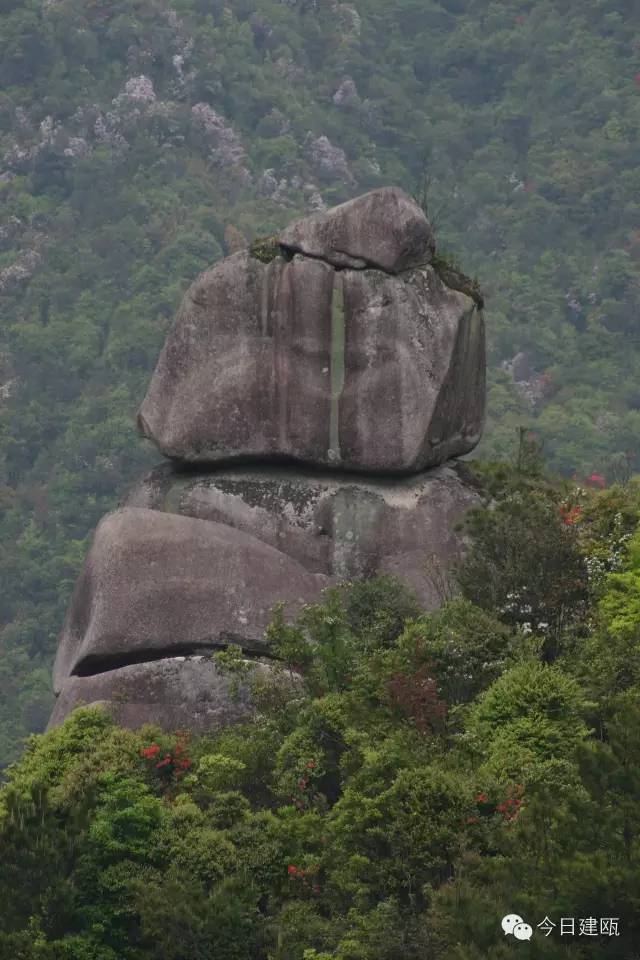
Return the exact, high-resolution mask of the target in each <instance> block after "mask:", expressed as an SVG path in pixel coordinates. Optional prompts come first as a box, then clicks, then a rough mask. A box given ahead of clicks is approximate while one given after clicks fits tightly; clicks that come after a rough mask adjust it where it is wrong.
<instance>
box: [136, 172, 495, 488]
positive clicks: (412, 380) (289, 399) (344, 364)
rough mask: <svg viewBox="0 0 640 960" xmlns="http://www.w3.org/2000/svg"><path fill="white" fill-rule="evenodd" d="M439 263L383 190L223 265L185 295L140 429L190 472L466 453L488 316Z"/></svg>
mask: <svg viewBox="0 0 640 960" xmlns="http://www.w3.org/2000/svg"><path fill="white" fill-rule="evenodd" d="M385 228H386V232H385ZM432 254H433V239H432V234H431V228H430V227H429V224H428V221H427V219H426V217H425V216H424V214H422V212H421V211H420V209H419V208H418V207H417V206H416V204H414V203H413V201H411V200H410V198H409V197H407V196H406V195H405V194H403V193H402V191H400V190H395V189H385V190H379V191H373V192H372V193H369V194H367V195H365V196H364V197H360V198H359V199H357V200H354V201H351V202H350V203H347V204H343V205H342V206H340V207H336V208H335V209H334V210H332V211H328V212H327V213H326V214H323V215H321V216H317V217H309V218H307V219H306V220H301V221H298V223H295V224H293V225H292V226H291V227H290V228H288V229H287V230H285V231H284V232H283V233H282V234H281V236H280V237H279V238H275V239H273V241H272V243H271V244H264V245H262V246H259V247H257V248H256V247H254V248H253V253H252V252H241V253H237V254H235V255H233V256H231V257H228V258H227V259H226V260H223V261H222V262H221V263H219V264H218V265H217V266H215V267H214V268H212V269H210V270H208V271H206V272H205V273H203V274H202V275H201V276H200V277H198V279H197V280H196V281H195V282H194V283H193V284H192V286H191V287H190V288H189V290H188V291H187V293H186V295H185V298H184V301H183V303H182V306H181V309H180V311H179V314H178V317H177V320H176V322H175V324H174V327H173V329H172V330H171V332H170V334H169V336H168V338H167V341H166V343H165V346H164V349H163V351H162V354H161V356H160V359H159V361H158V365H157V367H156V370H155V372H154V375H153V378H152V380H151V383H150V386H149V390H148V392H147V396H146V398H145V400H144V402H143V404H142V407H141V409H140V413H139V425H140V427H141V429H142V432H143V433H144V434H145V435H146V436H148V437H149V438H151V439H152V440H154V441H155V443H156V444H157V446H158V448H159V449H160V450H161V452H162V453H163V454H165V455H166V456H168V457H171V458H172V459H174V460H178V461H184V462H190V463H207V464H212V463H216V462H220V461H226V460H233V459H241V460H248V459H253V460H259V461H263V462H264V461H265V460H271V461H274V460H278V459H294V460H296V461H299V462H302V463H307V464H310V465H315V466H332V467H333V468H337V469H342V470H355V471H362V472H369V473H389V474H392V473H411V472H418V471H420V470H422V469H424V468H425V467H429V466H434V465H437V464H440V463H443V462H444V461H445V460H448V459H449V458H451V457H454V456H459V455H462V454H465V453H468V452H469V451H470V450H471V449H473V447H474V446H475V445H476V443H477V442H478V440H479V437H480V434H481V431H482V425H483V419H484V395H485V389H484V380H485V360H484V326H483V320H482V313H481V309H480V306H479V304H478V303H477V302H476V300H474V298H473V296H472V295H470V294H469V293H468V292H463V291H462V290H461V289H453V286H452V285H450V284H449V285H448V284H447V283H445V282H443V280H442V279H441V276H440V274H441V272H442V271H439V270H437V269H436V268H435V267H434V266H433V265H432V264H430V263H429V260H430V259H431V257H432ZM399 271H400V272H399ZM458 286H460V285H458Z"/></svg>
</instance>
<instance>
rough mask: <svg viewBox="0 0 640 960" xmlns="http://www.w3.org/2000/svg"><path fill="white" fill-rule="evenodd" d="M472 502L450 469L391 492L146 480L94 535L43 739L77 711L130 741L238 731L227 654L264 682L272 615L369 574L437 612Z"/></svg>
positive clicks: (172, 474) (169, 476)
mask: <svg viewBox="0 0 640 960" xmlns="http://www.w3.org/2000/svg"><path fill="white" fill-rule="evenodd" d="M478 501H479V494H478V492H477V491H476V489H475V488H474V487H473V486H472V485H471V484H470V483H469V482H468V480H466V479H465V475H464V469H463V468H462V467H461V466H459V465H448V466H446V467H440V468H437V469H434V470H430V471H428V472H426V473H423V474H420V475H418V476H414V477H408V478H403V479H398V480H383V479H366V480H365V479H363V478H361V477H359V476H357V475H351V476H349V475H345V474H342V473H334V474H329V473H327V474H319V473H317V472H313V471H307V472H305V471H304V470H299V469H292V468H291V467H288V468H287V467H278V466H271V467H269V466H263V467H257V466H256V467H249V466H247V467H244V468H239V467H226V468H218V469H217V470H215V471H211V472H206V473H202V472H198V473H194V472H189V471H181V470H180V469H179V468H176V467H174V466H171V465H165V466H163V467H161V468H159V469H156V470H154V471H153V472H152V473H151V474H150V475H149V476H148V477H146V478H145V480H143V481H142V482H141V483H139V484H137V485H136V487H134V488H133V489H132V490H131V491H130V492H129V494H128V495H127V497H126V499H125V501H124V504H123V506H122V507H121V508H120V509H119V510H116V511H115V512H113V513H111V514H108V515H107V516H106V517H105V518H104V519H103V520H102V521H101V522H100V523H99V525H98V527H97V528H96V531H95V533H94V537H93V540H92V543H91V547H90V549H89V553H88V555H87V559H86V562H85V566H84V569H83V571H82V573H81V575H80V577H79V579H78V582H77V584H76V587H75V591H74V595H73V598H72V601H71V606H70V610H69V614H68V616H67V620H66V623H65V625H64V629H63V631H62V636H61V639H60V644H59V647H58V655H57V657H56V662H55V666H54V689H55V690H56V693H57V694H58V701H57V704H56V707H55V709H54V712H53V715H52V718H51V724H52V725H55V724H57V723H60V722H62V720H64V718H65V717H66V716H67V715H68V713H70V712H71V710H73V709H74V708H75V707H76V706H78V705H80V704H81V703H84V704H97V703H100V704H102V705H104V706H105V707H106V708H107V709H108V710H109V711H110V712H111V713H112V714H113V716H114V717H115V719H116V720H117V721H118V722H119V723H121V724H123V725H124V726H129V727H135V726H140V725H141V724H143V723H156V724H159V725H160V726H162V727H164V728H165V729H176V728H189V729H192V730H194V731H205V730H212V729H216V728H217V727H220V726H222V725H225V724H229V723H236V722H238V720H240V719H243V718H245V717H247V716H248V715H249V713H250V711H251V698H250V693H249V688H248V686H247V685H245V686H242V685H241V688H240V689H239V692H238V691H235V688H234V689H232V686H231V685H230V679H229V677H228V676H227V675H225V674H224V673H221V672H220V668H219V666H218V665H217V663H216V661H215V660H214V659H212V657H211V654H212V653H213V652H214V651H215V650H219V649H223V648H225V647H227V646H228V645H229V644H231V643H233V644H236V645H238V646H239V647H240V648H241V650H242V651H243V656H244V657H245V658H246V659H247V660H248V661H256V666H257V669H259V670H260V671H262V672H265V671H266V672H269V671H273V669H274V662H273V660H270V659H269V650H268V646H267V641H266V638H265V634H266V630H267V627H268V625H269V623H270V622H271V620H272V618H273V614H274V610H275V608H276V607H277V606H278V605H279V604H282V605H283V607H284V613H285V616H286V617H287V618H294V617H295V616H296V615H297V614H299V613H300V611H301V610H302V608H303V607H304V606H305V605H307V604H309V603H313V602H315V601H317V600H318V599H319V597H320V595H321V593H322V591H323V590H324V589H325V588H326V587H328V586H330V585H331V584H333V583H338V582H340V581H345V580H352V579H360V578H363V577H371V576H375V575H376V574H378V573H387V574H392V575H395V576H397V577H398V579H400V580H401V581H403V582H404V583H406V584H407V585H408V586H409V587H410V588H412V589H413V591H414V592H415V594H416V595H417V597H418V598H419V600H420V601H421V602H422V604H423V605H424V606H425V608H427V609H434V608H436V607H438V606H439V605H440V604H441V603H442V602H443V600H444V599H445V595H446V586H447V576H448V574H447V571H448V570H449V568H450V567H451V565H452V564H453V563H454V561H455V560H456V558H457V557H458V555H459V553H460V551H461V549H462V540H461V534H460V533H459V531H458V530H457V527H458V525H459V521H460V520H461V519H462V518H463V516H464V515H465V513H466V512H467V511H468V510H469V508H470V507H473V506H474V505H476V504H477V503H478ZM236 693H237V694H238V695H237V696H235V694H236ZM232 694H234V695H232Z"/></svg>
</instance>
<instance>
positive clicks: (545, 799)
mask: <svg viewBox="0 0 640 960" xmlns="http://www.w3.org/2000/svg"><path fill="white" fill-rule="evenodd" d="M525 453H526V454H527V456H523V457H522V458H521V463H520V466H519V468H518V469H509V468H506V467H504V465H502V466H498V467H496V466H484V467H480V466H479V465H478V466H474V468H473V469H474V471H476V472H477V474H478V479H480V480H481V481H482V484H483V486H484V487H485V489H487V491H488V492H489V493H490V494H491V497H492V507H491V509H487V508H482V507H481V508H478V509H477V510H476V511H475V512H474V513H473V514H472V516H471V517H470V519H469V521H468V535H469V551H468V554H467V556H466V559H465V560H464V562H463V563H462V565H461V566H460V567H459V568H458V571H457V578H456V579H457V585H456V584H454V583H453V582H452V583H446V582H444V581H442V583H441V587H442V595H443V599H444V600H446V602H445V603H444V605H443V606H442V608H441V609H440V610H439V611H438V612H437V613H431V614H426V613H424V612H423V611H422V610H420V608H419V607H418V605H417V603H416V601H415V600H413V599H412V597H411V596H410V595H409V594H408V593H406V592H405V591H404V590H403V589H402V587H401V585H400V584H398V583H395V582H393V581H392V580H389V579H380V580H377V581H376V580H373V581H368V582H355V583H351V584H347V585H344V586H343V587H340V588H333V589H332V590H330V591H328V592H327V593H326V594H325V596H324V598H323V600H322V601H321V602H320V603H318V604H316V605H313V606H309V607H307V608H306V610H305V611H304V612H303V614H302V616H301V618H300V619H299V620H298V621H297V622H295V623H292V624H288V623H286V622H284V619H283V618H282V616H276V617H275V619H274V621H273V624H272V626H271V627H270V639H271V641H272V645H273V646H272V649H273V651H274V652H276V653H277V654H278V656H279V658H280V663H281V667H280V673H279V675H277V676H276V678H275V679H273V678H272V679H271V680H269V681H268V682H265V680H264V679H263V680H262V681H260V677H263V678H264V676H265V675H264V674H262V673H259V672H257V673H256V674H253V676H252V671H253V670H254V669H255V663H253V664H251V663H247V661H246V660H242V659H241V657H239V656H238V655H237V654H236V652H235V651H234V650H233V649H229V650H227V651H224V652H222V653H217V654H214V656H215V657H216V658H217V660H218V663H219V665H220V666H221V668H222V669H224V670H227V671H229V672H230V673H231V676H232V677H237V679H238V681H243V682H245V681H246V680H247V676H246V672H247V671H249V678H248V679H249V681H250V682H252V683H253V686H254V693H255V698H256V702H257V704H258V706H259V713H258V716H257V717H256V719H255V720H254V721H253V722H252V723H250V724H248V725H246V726H244V727H231V728H228V729H227V730H224V731H222V732H220V733H218V734H217V735H216V736H212V737H208V738H205V737H189V736H188V734H187V733H186V732H178V733H176V734H174V735H167V734H163V733H162V732H161V731H160V730H159V729H157V728H153V727H149V726H148V727H143V728H141V729H140V730H137V731H135V732H131V731H127V730H123V729H120V728H118V727H117V726H115V725H114V724H113V723H112V721H111V720H109V718H108V717H107V716H106V714H105V713H103V712H102V711H101V710H100V709H99V708H96V707H93V708H92V707H84V708H81V709H79V710H78V711H76V712H75V713H74V714H72V716H71V717H70V718H69V719H68V720H67V721H66V722H65V724H64V725H63V726H61V727H59V728H57V729H55V730H52V731H51V732H49V733H47V734H46V735H44V736H33V737H32V738H31V741H30V743H29V745H28V747H27V750H26V752H25V754H24V756H23V758H22V759H21V760H20V762H19V763H17V764H16V765H14V766H13V767H12V768H11V769H10V771H9V773H8V783H7V784H6V786H5V787H4V789H3V791H2V793H1V794H0V848H1V849H2V869H1V870H0V903H2V905H3V910H2V911H1V912H0V958H1V960H212V958H221V960H267V958H269V960H503V958H507V957H510V956H514V955H515V954H517V955H518V956H522V957H528V958H537V960H562V958H570V960H622V958H631V957H634V956H637V951H638V948H639V947H640V871H639V870H638V865H639V863H640V809H639V807H638V795H639V794H640V700H639V697H638V694H639V693H640V657H639V656H638V639H637V638H638V622H639V620H640V600H639V598H640V536H639V534H638V533H637V532H636V531H637V525H638V516H639V511H640V487H639V486H638V485H637V484H635V483H632V484H629V485H627V486H626V487H622V486H612V487H610V488H609V489H607V490H599V489H592V490H589V489H587V488H576V487H574V486H572V485H571V484H570V483H567V482H557V481H551V480H549V478H548V477H546V476H544V474H543V473H541V471H540V470H539V469H536V464H535V458H534V457H531V456H530V455H529V454H531V453H535V450H533V449H532V446H531V445H530V446H529V447H528V448H526V449H525ZM447 597H448V599H447ZM512 914H517V915H519V916H520V917H522V918H523V922H524V923H525V924H526V927H525V928H524V929H525V932H528V934H529V936H530V937H531V940H530V942H526V941H522V940H521V941H520V942H519V943H518V942H517V941H516V940H515V938H514V935H513V934H512V935H511V936H510V937H509V936H505V934H504V933H503V929H502V927H501V918H502V917H503V916H505V915H512ZM563 918H564V920H563ZM570 923H572V924H573V927H572V926H571V925H570ZM563 924H564V926H563Z"/></svg>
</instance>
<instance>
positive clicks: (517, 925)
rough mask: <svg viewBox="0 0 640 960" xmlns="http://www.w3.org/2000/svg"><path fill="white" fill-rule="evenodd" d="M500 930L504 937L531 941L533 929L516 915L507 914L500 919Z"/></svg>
mask: <svg viewBox="0 0 640 960" xmlns="http://www.w3.org/2000/svg"><path fill="white" fill-rule="evenodd" d="M502 929H503V930H504V933H505V936H507V937H514V938H515V939H516V940H531V937H532V936H533V927H530V926H529V924H528V923H525V922H524V920H523V919H522V917H520V916H519V915H518V914H517V913H508V914H507V915H506V916H505V917H503V918H502Z"/></svg>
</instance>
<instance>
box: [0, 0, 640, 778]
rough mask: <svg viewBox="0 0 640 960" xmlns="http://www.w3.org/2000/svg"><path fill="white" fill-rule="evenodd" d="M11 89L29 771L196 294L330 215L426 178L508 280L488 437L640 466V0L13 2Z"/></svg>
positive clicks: (3, 263) (470, 254) (428, 194)
mask: <svg viewBox="0 0 640 960" xmlns="http://www.w3.org/2000/svg"><path fill="white" fill-rule="evenodd" d="M0 91H1V92H0V315H1V317H2V325H1V328H0V580H1V583H2V589H1V592H0V654H1V656H0V763H2V764H6V763H7V762H8V761H10V760H12V759H14V758H15V757H16V756H18V755H19V753H20V750H21V745H22V743H23V738H24V736H25V734H26V733H28V732H29V731H33V730H41V729H43V727H44V724H45V723H46V719H47V716H48V713H49V710H50V706H51V693H50V682H49V670H50V664H51V659H52V655H53V651H54V648H55V639H56V635H57V632H58V631H59V629H60V626H61V623H62V620H63V617H64V611H65V608H66V605H67V601H68V597H69V593H70V589H71V585H72V583H73V581H74V578H75V576H76V574H77V572H78V569H79V566H80V564H81V562H82V558H83V556H84V553H85V550H86V543H87V536H88V533H89V531H90V530H91V528H92V527H93V526H94V525H95V523H96V521H97V519H98V518H99V517H100V516H101V515H102V514H103V513H104V512H105V511H106V510H108V509H110V508H111V507H112V506H114V505H115V503H116V502H117V499H118V497H119V495H121V493H122V491H123V490H124V489H125V487H126V485H127V484H128V482H129V481H130V480H131V478H132V477H133V476H134V475H135V474H137V473H139V472H140V470H141V469H142V468H143V467H144V465H145V464H151V463H152V462H153V460H154V454H153V452H152V451H151V450H150V449H149V447H148V446H145V444H144V443H143V442H142V441H141V440H139V439H138V438H137V437H136V434H135V430H134V427H133V418H134V413H135V410H136V408H137V406H138V404H139V402H140V400H141V398H142V396H143V393H144V389H145V386H146V383H147V381H148V378H149V374H150V371H151V370H152V368H153V365H154V363H155V360H156V357H157V353H158V351H159V348H160V345H161V343H162V340H163V337H164V335H165V333H166V330H167V327H168V325H169V324H170V322H171V318H172V316H173V313H174V311H175V308H176V306H177V304H178V302H179V299H180V296H181V293H182V291H183V290H184V289H185V287H186V285H187V284H188V283H189V282H190V281H191V280H192V279H193V277H194V276H195V275H196V274H197V273H198V272H199V271H200V270H202V269H203V268H204V267H205V266H207V265H209V264H210V263H212V262H213V261H215V260H216V259H217V258H220V257H222V256H224V255H226V254H227V253H228V252H230V251H233V250H235V249H237V248H239V247H241V246H243V245H244V244H245V243H247V242H249V241H250V240H251V239H252V238H253V237H255V236H256V235H263V234H266V233H268V232H271V231H272V230H274V229H276V228H279V227H281V226H282V225H283V224H285V223H286V222H288V221H290V220H291V219H292V218H293V217H294V216H296V215H298V214H300V213H303V212H308V211H309V210H313V209H322V208H323V207H324V206H327V205H331V204H333V203H336V202H339V201H341V200H343V199H346V198H348V197H350V196H354V195H356V194H357V193H360V192H363V191H364V190H366V189H368V188H371V187H375V186H378V185H381V184H387V183H396V184H398V185H400V186H404V187H405V188H407V189H409V190H411V191H413V192H415V193H417V194H418V195H419V196H420V197H421V199H422V200H423V201H424V202H425V203H426V205H427V208H428V210H429V213H430V216H431V217H432V219H433V222H434V224H435V227H436V231H437V236H438V242H439V247H440V250H441V251H445V252H448V253H449V254H450V255H454V256H455V257H456V258H457V259H458V260H459V262H460V263H461V264H462V265H463V267H464V268H465V270H466V271H467V272H469V273H471V274H476V275H477V276H478V277H479V278H480V280H481V282H482V286H483V289H484V291H485V294H486V299H487V306H488V322H489V337H490V392H489V420H488V429H487V433H486V438H485V441H484V444H483V447H482V449H481V452H482V454H483V455H484V456H485V457H489V456H491V457H495V456H507V457H508V456H510V455H511V453H512V451H513V448H514V443H515V437H516V428H517V427H518V426H520V425H524V426H526V427H529V428H532V429H535V431H536V432H537V435H538V436H539V438H540V443H542V444H544V448H543V449H544V455H545V456H546V457H547V459H548V462H549V464H550V465H551V467H552V468H553V469H554V470H555V471H557V472H558V473H559V474H560V475H564V476H566V477H571V476H575V477H576V479H577V481H578V482H581V481H583V480H584V479H585V478H587V477H589V476H591V475H595V476H597V477H599V478H602V482H604V483H606V484H611V483H616V482H621V483H625V482H626V481H627V480H628V479H629V478H630V477H631V476H632V475H633V473H634V471H635V470H636V469H637V467H638V460H637V458H638V455H639V454H640V392H639V389H638V382H640V376H639V375H640V349H639V344H638V334H637V329H638V326H637V312H638V305H639V302H640V286H639V278H640V231H639V230H638V223H639V217H638V212H639V202H638V197H640V172H639V171H640V163H639V160H640V153H639V150H640V148H639V146H638V144H639V142H640V141H639V138H638V129H639V126H640V9H639V8H638V5H637V4H636V3H635V2H633V0H615V2H614V0H567V2H566V3H563V4H561V5H558V4H555V3H552V2H551V0H540V2H537V3H535V4H534V3H532V2H530V0H501V2H499V3H491V2H489V0H441V2H435V0H394V2H391V0H357V2H356V3H339V2H335V0H300V2H296V0H293V2H278V0H252V2H251V3H249V2H246V0H239V2H235V3H233V4H230V5H228V6H225V5H224V4H223V3H222V2H221V0H206V2H205V0H176V2H175V3H173V5H172V6H170V5H169V4H168V3H165V2H164V0H152V2H149V0H145V2H142V0H83V2H80V0H20V2H16V0H0ZM598 482H599V481H598Z"/></svg>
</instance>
